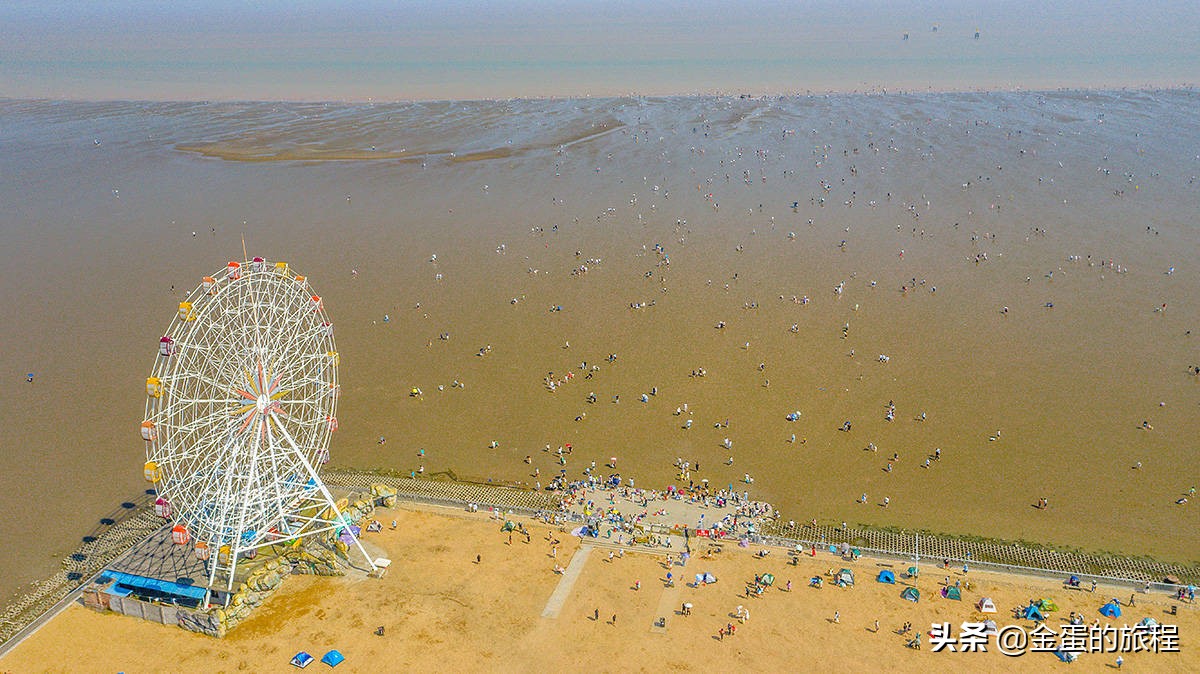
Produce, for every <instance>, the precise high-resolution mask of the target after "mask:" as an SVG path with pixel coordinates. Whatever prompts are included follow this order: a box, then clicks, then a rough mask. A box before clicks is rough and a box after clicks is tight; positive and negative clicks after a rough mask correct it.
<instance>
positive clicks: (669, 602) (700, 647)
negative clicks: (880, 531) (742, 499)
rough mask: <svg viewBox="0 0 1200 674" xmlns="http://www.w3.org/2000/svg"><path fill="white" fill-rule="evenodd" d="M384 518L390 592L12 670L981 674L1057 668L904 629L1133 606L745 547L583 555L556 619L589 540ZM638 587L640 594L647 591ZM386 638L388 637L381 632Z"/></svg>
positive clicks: (1184, 608) (131, 628) (21, 652)
mask: <svg viewBox="0 0 1200 674" xmlns="http://www.w3.org/2000/svg"><path fill="white" fill-rule="evenodd" d="M379 515H380V516H381V518H382V519H384V520H385V521H390V520H391V519H392V518H393V517H395V518H396V519H397V520H398V524H399V527H398V529H397V530H396V531H391V530H389V529H388V528H387V527H385V528H384V530H383V531H382V532H380V533H378V534H368V537H367V539H366V540H367V542H368V543H369V544H371V545H374V546H378V547H379V548H381V549H383V550H384V551H386V553H387V555H388V556H389V557H390V558H391V559H392V566H391V567H390V569H389V571H388V573H387V575H386V576H385V577H384V578H383V579H381V580H373V579H366V578H361V577H359V578H351V577H344V578H317V577H308V576H293V577H290V578H288V580H287V582H286V583H285V584H284V585H283V587H282V589H281V590H280V591H279V592H278V593H277V594H275V595H273V596H272V597H270V598H269V599H268V600H267V602H266V603H264V604H263V606H261V607H260V608H259V609H258V610H257V612H256V613H255V614H254V615H252V616H251V618H250V619H248V620H247V621H246V622H245V623H243V624H242V625H240V626H239V627H237V629H235V630H234V631H232V632H231V633H230V634H229V636H227V637H226V638H224V639H222V640H215V639H212V638H210V637H205V636H201V635H197V634H192V633H188V632H184V631H182V630H179V629H177V628H170V627H165V626H162V625H154V624H151V623H147V622H144V621H140V620H136V619H133V618H127V617H124V616H119V615H116V614H111V613H107V614H99V613H95V612H93V611H91V610H90V609H85V608H83V607H81V606H72V607H71V608H69V609H67V610H66V611H65V612H64V613H63V614H61V615H60V616H59V617H58V618H56V619H54V620H53V621H51V622H50V623H49V624H48V625H47V626H45V627H44V628H43V629H42V630H40V631H39V632H37V633H36V634H34V635H33V636H32V637H30V639H28V640H27V641H25V642H24V643H22V644H20V645H19V646H18V647H17V648H15V649H14V650H13V651H12V652H10V653H9V654H8V655H6V656H5V658H4V659H3V660H2V661H0V666H3V667H4V668H5V669H6V670H11V671H22V672H23V671H64V672H78V671H117V670H120V671H126V672H131V673H132V672H151V671H162V669H163V668H164V667H165V668H167V669H177V670H185V671H240V670H254V671H268V672H272V671H278V672H284V671H291V667H290V666H289V665H288V660H289V659H290V658H291V657H292V655H293V654H295V653H296V652H297V651H300V650H304V651H307V652H309V653H311V654H313V655H314V656H316V657H317V658H320V657H321V656H322V655H323V654H324V653H325V652H326V651H328V650H329V649H332V648H336V649H338V650H340V651H341V652H342V653H343V655H345V657H346V660H345V662H344V663H343V664H342V665H341V666H340V667H339V671H341V670H345V671H353V672H358V671H374V670H377V669H378V668H379V667H380V666H381V665H382V666H385V667H386V666H388V665H392V664H398V663H404V666H405V667H406V668H409V669H425V668H436V667H443V668H451V669H454V670H462V671H497V672H509V671H522V670H527V669H528V668H529V667H541V668H546V669H552V670H566V669H569V668H571V667H573V666H578V663H580V662H587V663H589V664H588V668H589V669H591V670H595V671H605V672H607V671H662V670H663V669H666V668H669V669H673V670H678V671H702V670H707V669H711V667H712V663H713V662H714V660H715V661H719V662H734V663H737V665H738V666H740V667H744V668H747V669H748V670H750V671H774V670H778V669H780V668H781V667H787V666H789V665H797V666H801V665H804V664H806V663H812V662H823V663H828V664H829V666H831V667H832V668H833V669H835V670H838V671H861V670H865V669H870V668H873V667H874V668H877V667H878V665H879V663H880V662H886V663H888V668H889V669H895V670H896V671H902V672H924V671H937V672H941V671H961V669H962V668H963V667H964V666H966V667H968V668H969V669H970V670H971V671H986V672H993V671H994V672H1002V671H1045V670H1046V668H1047V667H1049V666H1052V663H1056V662H1057V660H1056V659H1054V656H1053V655H1052V654H1050V653H1026V654H1025V655H1023V656H1020V657H1005V656H1004V655H1002V654H1000V653H999V652H997V650H996V644H995V640H994V639H993V640H991V641H990V643H989V650H988V652H986V653H950V652H938V653H934V652H932V651H931V649H930V645H929V639H928V635H925V638H924V642H923V648H922V650H919V651H918V650H913V649H909V648H906V647H905V643H906V641H907V640H908V638H910V636H911V635H910V636H901V635H899V634H897V633H896V631H897V630H899V629H900V627H901V626H902V625H903V624H904V623H905V622H911V623H912V624H913V626H914V630H915V631H917V632H928V631H929V629H930V625H931V624H932V623H934V622H948V623H950V625H951V628H952V630H953V632H952V633H953V634H957V633H958V631H959V625H960V623H962V622H963V621H968V620H980V619H982V618H985V617H989V616H987V615H984V614H981V613H978V612H977V611H976V610H975V609H974V604H975V603H976V602H978V601H979V599H980V598H981V597H984V596H988V597H991V598H992V599H993V600H994V602H995V604H996V606H997V609H998V613H996V614H993V615H990V617H991V618H993V619H994V620H996V622H997V624H998V625H999V626H1001V627H1003V626H1007V625H1020V626H1021V627H1023V628H1024V629H1026V630H1031V629H1032V628H1033V622H1032V621H1028V620H1019V619H1016V618H1013V617H1012V616H1011V614H1010V611H1011V609H1013V608H1015V607H1019V606H1025V605H1026V604H1027V602H1028V600H1029V599H1030V598H1037V599H1041V598H1043V597H1049V598H1052V599H1054V600H1055V602H1056V603H1057V604H1058V606H1059V610H1058V611H1057V612H1054V613H1051V614H1050V615H1049V618H1048V620H1047V624H1048V625H1049V626H1050V627H1052V628H1054V629H1055V630H1056V631H1058V629H1059V625H1060V624H1061V623H1063V622H1065V621H1066V619H1067V616H1068V615H1069V614H1070V613H1071V612H1072V611H1078V612H1082V613H1083V614H1084V617H1085V621H1086V623H1087V624H1091V623H1092V621H1093V620H1095V619H1096V618H1097V617H1099V615H1098V613H1097V611H1098V609H1099V606H1100V605H1101V603H1103V602H1105V601H1108V599H1110V598H1111V597H1112V595H1113V594H1114V593H1115V592H1119V593H1120V594H1117V596H1118V598H1119V599H1120V600H1121V601H1122V602H1123V603H1127V599H1128V591H1126V590H1123V589H1122V590H1115V589H1111V588H1106V587H1104V586H1101V587H1100V588H1099V589H1098V590H1097V591H1096V593H1094V594H1093V593H1091V592H1088V591H1087V590H1086V589H1084V590H1083V591H1076V590H1064V589H1063V588H1062V587H1061V585H1059V584H1058V583H1055V582H1051V581H1041V580H1033V579H1026V578H1022V577H1017V576H1004V575H997V574H989V573H979V572H977V571H975V570H971V571H969V573H968V574H966V575H964V574H962V573H961V571H960V570H950V571H943V572H939V571H938V570H937V569H936V568H934V566H933V565H924V566H923V575H922V577H921V578H920V579H918V580H916V581H910V580H906V579H904V578H903V577H902V573H901V572H903V570H904V569H903V568H900V567H901V566H903V565H902V564H901V563H899V562H896V563H893V562H880V561H879V560H872V559H867V558H862V559H859V560H858V561H856V562H853V563H845V562H843V561H842V560H840V559H838V558H836V557H834V556H833V555H830V554H827V553H819V554H818V555H817V556H816V557H815V558H810V557H808V556H802V557H801V558H800V562H799V564H798V565H797V566H792V565H791V564H789V563H788V560H787V558H786V556H785V555H784V554H783V553H782V552H781V551H779V550H776V551H775V552H774V553H772V554H771V555H769V556H768V557H766V558H764V559H759V558H756V557H755V556H754V555H753V554H751V553H752V552H756V550H739V549H738V548H737V547H736V546H735V545H726V546H725V549H724V550H723V551H722V552H719V553H714V554H705V552H706V548H700V549H698V550H697V554H696V556H694V557H693V558H692V559H691V560H690V561H689V562H688V564H687V566H686V567H681V566H679V565H678V564H676V565H675V566H672V567H670V570H671V571H672V572H673V575H674V576H675V577H676V578H685V579H690V578H691V576H692V575H694V574H695V573H699V572H702V571H704V572H709V573H712V574H713V575H714V576H715V577H716V578H717V582H716V583H715V584H712V585H708V586H704V587H690V586H687V585H685V584H684V583H683V582H678V583H677V584H676V586H675V587H674V588H667V587H666V583H665V578H666V573H667V572H668V567H667V566H666V564H665V558H664V556H662V555H652V554H645V553H638V552H630V553H627V554H625V555H624V556H623V557H616V558H614V559H613V560H611V561H610V560H609V558H608V552H609V550H610V548H606V547H598V548H595V549H593V550H592V551H591V552H590V553H589V554H588V556H587V559H586V561H585V562H584V563H583V566H582V570H581V571H580V573H579V576H578V578H577V579H576V581H575V583H574V585H573V586H572V587H571V590H570V592H569V593H567V594H566V599H565V600H564V601H563V603H562V606H561V608H560V610H559V613H558V614H557V616H555V617H545V616H543V611H544V609H545V608H546V605H547V600H548V599H549V598H550V597H551V595H552V594H553V593H554V592H555V589H556V587H557V586H558V583H559V582H560V578H561V576H559V575H556V574H555V573H554V571H553V567H554V565H555V564H556V563H559V564H561V565H564V566H565V565H567V564H568V562H567V560H569V559H571V558H573V556H575V555H579V554H581V553H580V545H579V541H578V539H575V538H573V537H570V536H567V535H564V534H561V533H558V532H557V531H550V530H548V529H547V528H546V527H545V526H539V525H533V526H532V528H531V535H530V542H529V543H528V544H527V543H525V542H524V539H523V538H522V537H521V536H516V537H515V539H514V540H513V542H512V544H511V545H510V544H509V543H508V542H507V541H508V538H507V535H505V534H502V533H500V532H499V524H498V523H497V522H494V521H489V520H488V519H486V517H485V516H484V515H483V514H479V515H477V516H474V517H470V516H466V515H465V514H463V513H458V512H456V511H444V510H440V511H437V512H430V511H428V510H413V509H408V508H401V509H399V510H397V511H394V512H386V511H384V512H380V513H379ZM554 536H557V537H560V538H559V540H560V541H561V544H560V545H559V546H558V550H557V555H558V557H557V560H556V559H553V558H551V556H550V554H551V550H552V541H551V540H550V538H551V537H554ZM477 555H478V556H479V559H480V561H479V563H476V556H477ZM706 557H707V558H706ZM676 561H678V560H676ZM844 566H849V567H851V568H852V569H853V571H854V573H855V577H856V578H855V579H856V584H855V586H854V587H851V588H837V587H835V586H833V585H832V584H829V583H826V584H825V585H824V587H822V588H820V589H816V588H810V587H808V579H809V578H810V577H811V576H814V575H819V576H824V575H825V574H826V572H827V571H828V570H829V569H831V568H833V569H840V568H842V567H844ZM883 568H891V569H894V570H896V571H897V572H898V583H897V584H895V585H888V584H881V583H878V582H876V581H875V576H876V575H877V574H878V573H879V571H880V570H882V569H883ZM764 573H771V574H773V575H774V576H775V584H774V586H773V587H771V588H769V589H767V590H766V591H765V592H764V594H763V595H762V596H761V597H755V598H746V597H745V596H744V595H743V590H744V588H745V586H746V584H748V583H750V582H751V581H752V580H753V579H754V577H755V576H757V575H760V574H764ZM946 575H949V576H950V578H951V581H950V582H951V584H953V583H955V582H956V581H957V582H963V581H968V582H970V583H971V586H972V589H970V590H967V591H965V592H964V594H963V599H962V601H953V600H947V599H942V598H940V597H937V596H936V595H937V592H938V589H939V587H940V586H941V584H942V583H943V582H944V579H943V577H944V576H946ZM638 581H640V588H639V589H635V586H636V584H637V583H638ZM788 581H791V582H792V587H791V590H790V591H789V590H788V589H787V583H788ZM907 585H914V586H915V587H917V588H918V589H919V590H920V592H921V593H922V599H921V601H919V602H918V603H915V604H914V603H912V602H908V601H905V600H903V599H901V598H900V593H901V591H902V590H903V589H904V588H905V587H906V586H907ZM1135 601H1136V606H1134V607H1125V608H1124V612H1123V615H1122V616H1121V617H1120V618H1116V619H1113V620H1105V621H1103V622H1102V624H1105V623H1107V624H1111V625H1113V626H1116V627H1118V628H1119V627H1120V626H1122V625H1134V624H1136V623H1137V622H1138V621H1139V620H1141V619H1142V618H1144V617H1153V618H1155V619H1157V620H1159V621H1160V622H1161V623H1164V624H1173V625H1177V626H1178V627H1179V644H1180V648H1181V652H1179V653H1147V652H1141V653H1134V654H1128V653H1127V654H1124V659H1125V661H1126V663H1127V664H1128V666H1130V667H1132V668H1136V669H1138V670H1153V671H1161V672H1166V671H1180V672H1182V671H1195V669H1196V667H1197V666H1200V664H1198V661H1197V658H1198V655H1197V650H1196V649H1195V648H1194V647H1193V642H1194V640H1195V638H1196V635H1197V634H1200V617H1198V615H1197V612H1196V607H1195V606H1194V605H1190V604H1182V605H1181V606H1180V609H1179V613H1178V615H1176V616H1169V615H1166V613H1165V612H1166V610H1167V607H1168V605H1170V604H1175V603H1176V602H1169V601H1167V600H1166V598H1164V597H1160V596H1152V597H1147V596H1146V595H1142V594H1138V595H1136V597H1135ZM684 603H691V604H692V605H693V608H692V613H691V615H687V616H684V615H681V612H682V608H683V604H684ZM739 606H743V607H745V608H747V609H749V618H748V619H747V620H745V621H744V622H743V621H739V620H738V619H737V618H736V617H735V614H736V611H737V608H738V607H739ZM835 613H836V617H837V620H838V622H836V623H835V622H833V620H834V617H835ZM597 615H598V616H599V619H598V620H597V619H595V618H596V616H597ZM614 616H615V618H616V622H615V623H613V622H612V619H613V617H614ZM659 617H665V618H666V623H665V629H655V621H656V620H657V619H658V618H659ZM876 621H878V631H876ZM728 624H733V625H735V626H736V628H737V629H736V633H735V634H733V635H732V636H726V637H724V639H720V638H718V630H719V629H721V628H723V627H725V626H726V625H728ZM380 626H382V627H383V628H384V634H383V636H376V635H375V634H374V632H375V630H376V629H377V628H378V627H380ZM1115 659H1116V654H1084V655H1081V656H1080V658H1079V660H1078V661H1077V662H1076V663H1075V668H1076V669H1077V668H1079V667H1082V668H1083V670H1085V671H1107V669H1108V668H1109V667H1110V666H1112V663H1113V662H1115ZM51 663H52V664H51ZM316 666H318V667H323V665H320V664H317V665H316Z"/></svg>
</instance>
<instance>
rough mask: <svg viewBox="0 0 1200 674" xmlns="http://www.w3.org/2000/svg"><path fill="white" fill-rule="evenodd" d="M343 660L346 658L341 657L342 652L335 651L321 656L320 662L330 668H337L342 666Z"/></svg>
mask: <svg viewBox="0 0 1200 674" xmlns="http://www.w3.org/2000/svg"><path fill="white" fill-rule="evenodd" d="M345 659H346V656H344V655H342V652H341V651H339V650H337V649H334V650H332V651H329V652H328V653H326V654H325V655H323V656H321V662H324V663H325V664H327V665H329V666H330V667H337V666H338V665H340V664H342V660H345Z"/></svg>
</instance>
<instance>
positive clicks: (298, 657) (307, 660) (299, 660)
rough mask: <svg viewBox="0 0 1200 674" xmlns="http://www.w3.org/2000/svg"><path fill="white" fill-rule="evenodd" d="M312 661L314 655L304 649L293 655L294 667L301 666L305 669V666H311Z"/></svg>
mask: <svg viewBox="0 0 1200 674" xmlns="http://www.w3.org/2000/svg"><path fill="white" fill-rule="evenodd" d="M312 661H313V656H311V655H309V654H308V653H305V652H304V651H300V652H299V653H297V654H295V655H293V656H292V665H293V666H294V667H299V668H300V669H304V668H305V667H307V666H309V665H310V664H312Z"/></svg>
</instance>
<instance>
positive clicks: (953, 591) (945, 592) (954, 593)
mask: <svg viewBox="0 0 1200 674" xmlns="http://www.w3.org/2000/svg"><path fill="white" fill-rule="evenodd" d="M942 596H943V597H945V598H946V599H954V600H955V601H962V592H961V591H959V589H958V588H957V587H954V586H953V585H951V586H950V587H943V588H942Z"/></svg>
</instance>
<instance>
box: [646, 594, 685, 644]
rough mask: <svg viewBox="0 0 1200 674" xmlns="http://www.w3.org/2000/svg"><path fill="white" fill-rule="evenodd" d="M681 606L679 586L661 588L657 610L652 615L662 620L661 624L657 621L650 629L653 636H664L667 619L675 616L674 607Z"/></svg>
mask: <svg viewBox="0 0 1200 674" xmlns="http://www.w3.org/2000/svg"><path fill="white" fill-rule="evenodd" d="M677 606H681V604H680V603H679V586H678V585H670V586H667V587H664V588H663V591H662V596H661V597H659V598H658V608H657V609H656V610H655V612H654V615H655V616H657V617H659V618H662V622H658V621H657V620H656V621H655V622H654V625H653V626H651V627H650V632H651V633H653V634H666V632H667V618H668V617H669V616H673V615H675V607H677Z"/></svg>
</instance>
